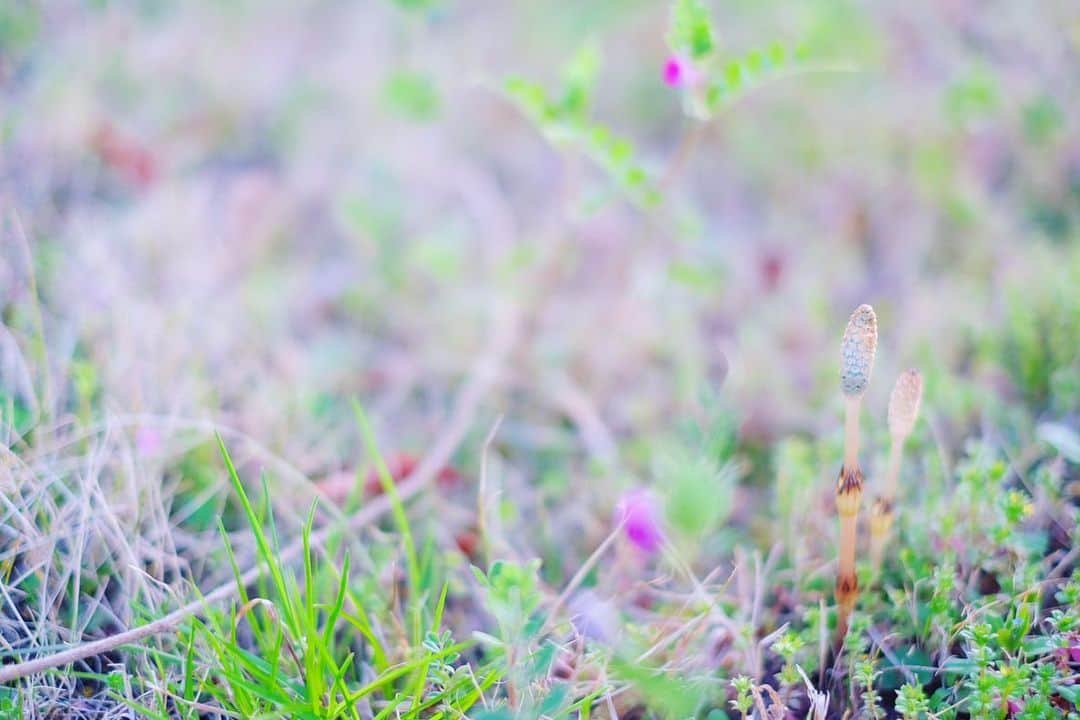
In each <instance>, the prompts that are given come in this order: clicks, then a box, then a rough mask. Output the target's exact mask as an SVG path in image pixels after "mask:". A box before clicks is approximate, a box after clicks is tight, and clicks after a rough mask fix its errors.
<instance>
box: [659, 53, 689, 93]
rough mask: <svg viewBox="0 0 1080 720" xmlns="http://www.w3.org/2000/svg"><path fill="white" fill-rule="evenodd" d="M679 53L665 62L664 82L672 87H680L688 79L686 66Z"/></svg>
mask: <svg viewBox="0 0 1080 720" xmlns="http://www.w3.org/2000/svg"><path fill="white" fill-rule="evenodd" d="M684 65H685V64H684V63H683V61H682V59H681V58H680V57H679V56H677V55H672V56H670V57H669V58H668V59H667V61H666V62H665V63H664V82H665V83H667V84H668V85H670V86H671V87H679V86H680V85H682V84H683V83H684V82H685V81H686V68H685V67H684Z"/></svg>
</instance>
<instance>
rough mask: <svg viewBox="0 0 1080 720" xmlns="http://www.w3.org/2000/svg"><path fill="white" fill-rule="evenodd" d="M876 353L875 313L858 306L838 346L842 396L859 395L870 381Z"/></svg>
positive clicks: (865, 307) (870, 308)
mask: <svg viewBox="0 0 1080 720" xmlns="http://www.w3.org/2000/svg"><path fill="white" fill-rule="evenodd" d="M876 352H877V316H876V315H874V308H872V307H870V306H869V305H860V306H859V307H857V308H855V312H853V313H851V318H850V319H849V320H848V324H847V328H846V329H845V330H844V340H843V342H842V343H841V345H840V355H841V366H840V387H841V389H843V391H844V394H845V395H862V394H863V393H864V392H866V385H867V383H869V382H870V371H871V370H873V369H874V353H876Z"/></svg>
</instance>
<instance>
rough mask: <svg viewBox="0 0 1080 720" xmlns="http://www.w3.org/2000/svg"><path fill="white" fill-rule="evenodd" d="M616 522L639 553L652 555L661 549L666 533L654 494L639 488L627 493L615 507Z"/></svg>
mask: <svg viewBox="0 0 1080 720" xmlns="http://www.w3.org/2000/svg"><path fill="white" fill-rule="evenodd" d="M615 521H616V522H617V523H621V524H622V528H623V535H624V536H625V537H626V539H627V540H628V541H629V542H630V544H631V545H633V546H634V547H635V548H637V549H638V550H639V551H641V552H643V553H646V554H648V555H651V554H653V553H655V552H656V551H657V550H659V549H660V545H661V544H662V543H663V541H664V531H663V529H662V528H661V526H660V508H659V501H658V500H657V498H656V495H654V494H653V493H652V492H650V491H648V490H646V489H644V488H638V489H636V490H631V491H630V492H628V493H626V495H624V496H623V498H622V500H620V501H619V504H618V505H616V506H615Z"/></svg>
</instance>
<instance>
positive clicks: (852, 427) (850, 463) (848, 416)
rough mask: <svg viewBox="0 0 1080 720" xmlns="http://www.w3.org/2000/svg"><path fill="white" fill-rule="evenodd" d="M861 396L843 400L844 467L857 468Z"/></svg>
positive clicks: (850, 396)
mask: <svg viewBox="0 0 1080 720" xmlns="http://www.w3.org/2000/svg"><path fill="white" fill-rule="evenodd" d="M861 407H862V395H847V396H845V398H844V411H845V414H844V467H848V468H858V467H859V410H860V408H861Z"/></svg>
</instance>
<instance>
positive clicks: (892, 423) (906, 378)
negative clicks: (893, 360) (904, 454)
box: [889, 370, 923, 437]
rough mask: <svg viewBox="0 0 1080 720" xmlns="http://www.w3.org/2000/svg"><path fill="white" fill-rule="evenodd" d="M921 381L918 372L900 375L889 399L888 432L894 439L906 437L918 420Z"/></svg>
mask: <svg viewBox="0 0 1080 720" xmlns="http://www.w3.org/2000/svg"><path fill="white" fill-rule="evenodd" d="M922 389H923V379H922V374H921V373H920V372H919V371H918V370H906V371H904V372H902V373H900V377H898V378H897V379H896V385H894V386H893V390H892V395H891V396H890V397H889V432H890V433H891V434H892V435H893V436H894V437H907V436H908V435H910V434H911V430H912V428H914V427H915V421H916V420H917V419H918V418H919V403H920V402H921V401H922Z"/></svg>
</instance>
